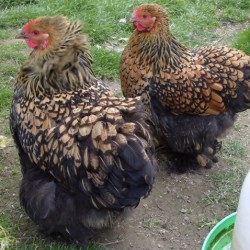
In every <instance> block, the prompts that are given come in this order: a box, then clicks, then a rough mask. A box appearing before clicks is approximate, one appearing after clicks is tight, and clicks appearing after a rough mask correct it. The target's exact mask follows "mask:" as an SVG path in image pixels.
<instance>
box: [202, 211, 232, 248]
mask: <svg viewBox="0 0 250 250" xmlns="http://www.w3.org/2000/svg"><path fill="white" fill-rule="evenodd" d="M235 218H236V212H235V213H232V214H230V215H228V216H227V217H225V218H224V219H223V220H221V221H220V222H218V223H217V224H216V225H215V226H214V228H213V229H212V230H211V231H210V232H209V234H208V235H207V237H206V239H205V241H204V243H203V246H202V249H201V250H230V246H231V242H232V236H233V228H234V223H235Z"/></svg>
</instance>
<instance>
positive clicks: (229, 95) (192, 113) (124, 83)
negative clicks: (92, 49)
mask: <svg viewBox="0 0 250 250" xmlns="http://www.w3.org/2000/svg"><path fill="white" fill-rule="evenodd" d="M131 22H133V27H134V31H133V33H132V35H131V37H130V39H129V41H128V44H127V45H126V47H125V49H124V51H123V53H122V57H121V63H120V77H121V88H122V91H123V94H124V96H126V97H135V96H142V97H143V101H144V103H145V107H146V108H147V109H150V110H151V112H152V119H153V121H154V125H155V127H156V128H157V130H158V131H160V132H159V134H160V136H159V138H160V137H161V138H162V137H164V140H165V141H164V144H165V145H166V146H167V147H168V150H170V151H172V153H171V156H172V157H171V156H170V158H169V159H170V161H172V164H173V165H174V167H175V168H177V169H179V170H180V171H185V170H186V169H187V168H190V167H194V166H201V167H211V166H212V164H213V162H216V161H217V157H216V156H215V154H216V153H217V152H218V151H219V150H220V148H221V142H218V140H217V138H218V137H219V136H221V135H222V134H223V132H225V130H226V129H227V128H229V127H230V126H232V124H233V122H234V120H235V115H236V113H238V112H241V111H244V110H246V109H248V108H249V107H250V57H249V56H247V55H246V54H244V53H243V52H241V51H238V50H236V49H230V48H227V47H207V48H198V49H192V50H190V49H187V48H185V47H184V46H183V45H182V44H180V43H179V42H178V41H177V40H176V38H175V37H174V36H173V35H172V34H171V32H170V28H169V16H168V13H167V12H166V11H165V9H164V8H163V7H162V6H160V5H157V4H142V5H140V6H138V7H137V8H136V9H135V10H134V12H133V14H132V17H131ZM162 135H163V136H162ZM161 143H162V142H161Z"/></svg>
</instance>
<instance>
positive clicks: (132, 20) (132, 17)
mask: <svg viewBox="0 0 250 250" xmlns="http://www.w3.org/2000/svg"><path fill="white" fill-rule="evenodd" d="M128 22H129V23H134V22H136V18H135V17H134V16H131V18H130V19H129V20H128Z"/></svg>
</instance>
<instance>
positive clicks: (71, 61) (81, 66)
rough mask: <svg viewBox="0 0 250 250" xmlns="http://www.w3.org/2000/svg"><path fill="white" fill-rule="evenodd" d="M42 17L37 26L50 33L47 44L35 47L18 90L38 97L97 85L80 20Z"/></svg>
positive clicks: (20, 78)
mask: <svg viewBox="0 0 250 250" xmlns="http://www.w3.org/2000/svg"><path fill="white" fill-rule="evenodd" d="M40 19H41V20H40V21H39V23H38V24H37V25H39V26H38V27H37V29H40V30H44V31H45V32H46V33H47V34H48V35H49V43H48V46H47V47H46V48H45V49H40V48H39V49H33V51H32V52H31V54H30V56H29V58H28V60H27V61H26V62H25V63H24V64H23V66H22V67H21V69H20V73H19V75H18V78H17V83H16V90H18V91H20V94H21V95H25V96H28V97H31V96H34V97H39V96H47V95H51V94H54V93H60V92H64V91H74V90H76V89H79V88H86V87H88V86H90V85H94V84H95V83H96V82H97V80H96V78H95V76H94V73H93V71H92V69H91V66H92V58H91V56H90V54H89V52H88V49H87V39H86V37H85V36H84V35H81V34H80V32H81V25H80V23H79V22H76V21H75V22H68V21H67V19H66V18H65V17H63V16H59V17H58V16H57V17H42V18H40ZM34 28H36V24H34Z"/></svg>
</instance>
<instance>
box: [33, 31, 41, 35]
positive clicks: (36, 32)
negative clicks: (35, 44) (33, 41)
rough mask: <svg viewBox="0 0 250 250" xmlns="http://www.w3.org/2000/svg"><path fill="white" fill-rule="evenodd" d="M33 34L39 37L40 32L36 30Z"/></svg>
mask: <svg viewBox="0 0 250 250" xmlns="http://www.w3.org/2000/svg"><path fill="white" fill-rule="evenodd" d="M32 33H33V34H34V35H38V34H39V33H40V32H39V31H38V30H34V31H33V32H32Z"/></svg>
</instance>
